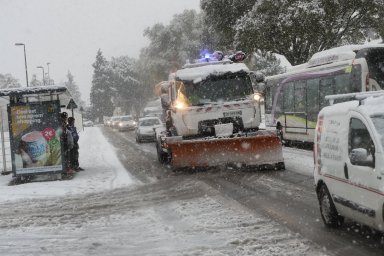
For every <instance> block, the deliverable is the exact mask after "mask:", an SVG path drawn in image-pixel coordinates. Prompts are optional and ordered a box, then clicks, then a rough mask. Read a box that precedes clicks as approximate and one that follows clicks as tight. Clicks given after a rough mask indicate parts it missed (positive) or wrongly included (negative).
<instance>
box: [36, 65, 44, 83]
mask: <svg viewBox="0 0 384 256" xmlns="http://www.w3.org/2000/svg"><path fill="white" fill-rule="evenodd" d="M37 68H41V69H42V70H43V85H45V75H44V74H45V73H44V67H43V66H37Z"/></svg>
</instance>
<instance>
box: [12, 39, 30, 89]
mask: <svg viewBox="0 0 384 256" xmlns="http://www.w3.org/2000/svg"><path fill="white" fill-rule="evenodd" d="M15 45H16V46H23V47H24V62H25V78H26V80H27V87H29V84H28V69H27V54H26V52H25V44H23V43H15Z"/></svg>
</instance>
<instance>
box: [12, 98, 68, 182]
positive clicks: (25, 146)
mask: <svg viewBox="0 0 384 256" xmlns="http://www.w3.org/2000/svg"><path fill="white" fill-rule="evenodd" d="M59 112H60V104H59V102H58V101H49V102H39V103H27V104H20V105H9V106H8V116H9V127H10V139H11V156H12V171H13V172H14V174H16V175H23V174H34V173H44V172H55V171H61V170H63V164H62V156H61V144H60V133H61V123H60V120H59V114H58V113H59Z"/></svg>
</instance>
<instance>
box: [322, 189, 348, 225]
mask: <svg viewBox="0 0 384 256" xmlns="http://www.w3.org/2000/svg"><path fill="white" fill-rule="evenodd" d="M318 196H319V204H320V213H321V218H322V219H323V222H324V224H325V225H326V226H327V227H332V228H336V227H340V226H341V225H342V224H343V222H344V217H342V216H340V215H339V214H338V213H337V210H336V207H335V204H334V203H333V201H332V197H331V195H330V194H329V191H328V188H327V186H326V185H321V187H320V189H319V192H318Z"/></svg>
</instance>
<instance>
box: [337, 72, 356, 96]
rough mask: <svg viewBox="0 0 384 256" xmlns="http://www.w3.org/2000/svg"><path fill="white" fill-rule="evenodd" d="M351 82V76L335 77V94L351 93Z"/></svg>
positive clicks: (341, 75)
mask: <svg viewBox="0 0 384 256" xmlns="http://www.w3.org/2000/svg"><path fill="white" fill-rule="evenodd" d="M351 92H352V89H351V81H350V74H348V73H347V74H340V75H337V76H335V93H336V94H345V93H351Z"/></svg>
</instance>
